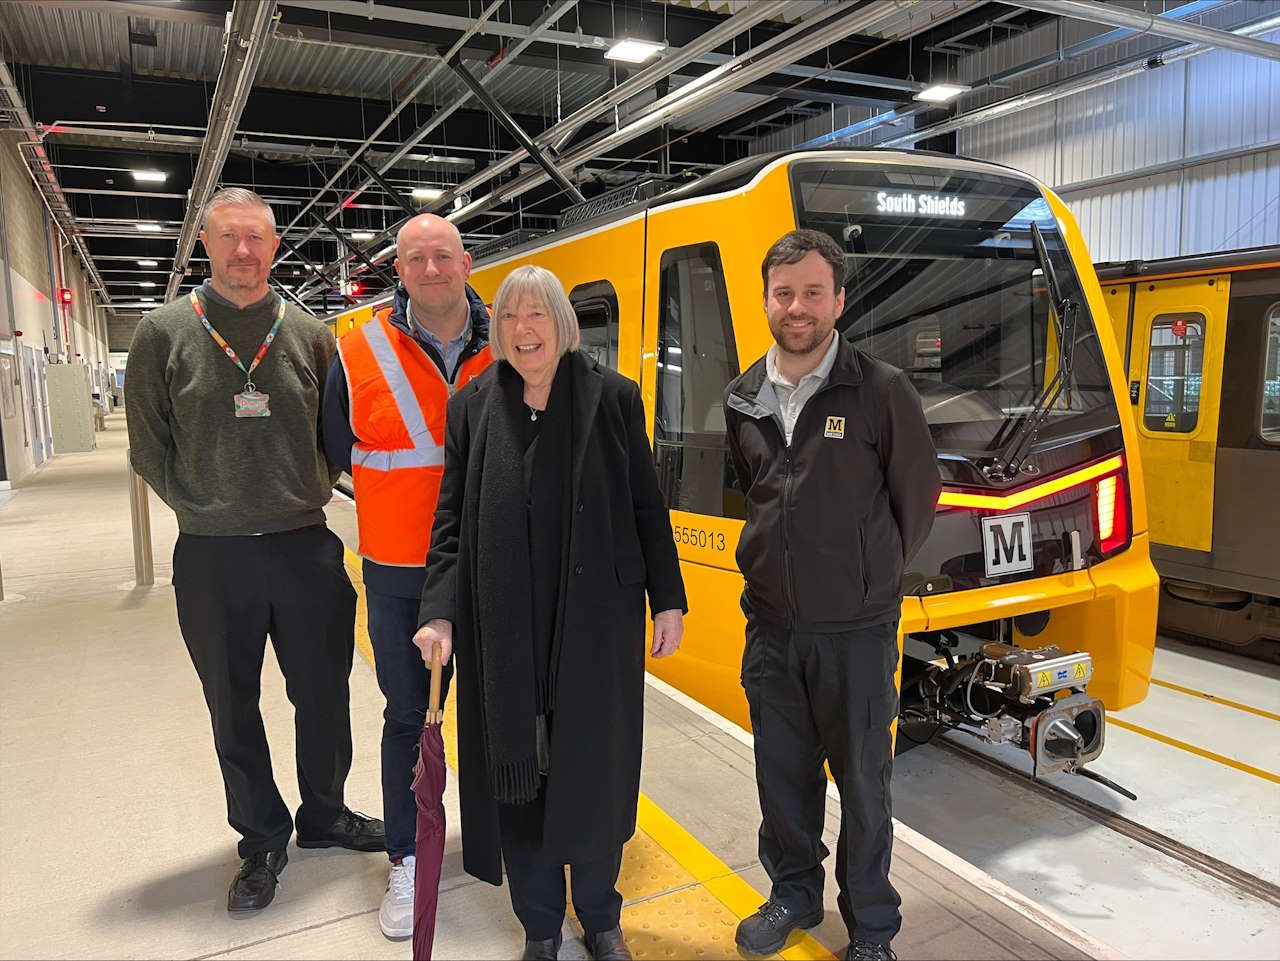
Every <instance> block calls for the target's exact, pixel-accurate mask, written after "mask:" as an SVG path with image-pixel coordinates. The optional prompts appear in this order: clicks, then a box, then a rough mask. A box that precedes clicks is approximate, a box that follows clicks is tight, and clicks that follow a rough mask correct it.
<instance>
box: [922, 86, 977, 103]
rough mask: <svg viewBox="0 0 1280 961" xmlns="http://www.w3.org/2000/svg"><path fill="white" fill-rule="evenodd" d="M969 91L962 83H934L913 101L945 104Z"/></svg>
mask: <svg viewBox="0 0 1280 961" xmlns="http://www.w3.org/2000/svg"><path fill="white" fill-rule="evenodd" d="M970 89H971V88H970V87H967V86H965V85H964V84H962V83H935V84H934V85H933V86H931V87H926V88H925V89H923V90H921V91H920V92H919V93H918V94H916V96H915V99H916V100H923V101H924V102H925V103H946V102H947V101H948V100H954V99H955V98H956V97H958V96H960V94H962V93H965V92H967V91H968V90H970Z"/></svg>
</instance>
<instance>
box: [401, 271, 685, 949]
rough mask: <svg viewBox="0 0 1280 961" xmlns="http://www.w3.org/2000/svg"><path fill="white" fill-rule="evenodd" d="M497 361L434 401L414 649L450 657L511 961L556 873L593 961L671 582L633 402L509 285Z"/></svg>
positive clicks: (546, 306)
mask: <svg viewBox="0 0 1280 961" xmlns="http://www.w3.org/2000/svg"><path fill="white" fill-rule="evenodd" d="M493 316H494V325H493V332H494V336H493V337H492V340H491V346H492V348H493V353H494V357H495V358H496V362H495V363H494V364H493V365H492V366H491V367H490V368H489V369H488V370H486V371H485V372H484V374H482V375H481V376H480V377H477V378H476V379H475V380H473V381H471V382H470V383H469V384H467V386H465V387H464V388H463V389H462V390H460V391H459V392H458V393H457V395H456V396H455V397H453V399H451V400H450V401H449V413H448V426H447V431H446V440H445V469H444V479H443V481H442V484H441V488H440V500H439V504H438V506H437V507H436V516H435V526H434V528H433V530H432V536H431V552H430V554H429V556H428V558H427V577H426V584H425V586H424V587H423V591H422V607H421V610H420V612H419V623H420V624H422V625H423V627H422V628H421V629H420V630H419V631H418V633H417V634H416V635H415V637H414V643H415V644H417V645H418V646H419V648H420V649H421V650H422V652H423V658H424V660H427V661H429V660H430V656H431V650H432V647H433V645H434V644H437V643H439V644H440V645H441V646H442V648H443V655H444V657H445V658H446V659H447V657H448V655H449V652H450V650H451V649H456V651H457V655H458V672H457V675H456V680H455V682H454V683H455V684H456V690H457V692H458V693H457V698H458V701H457V704H458V755H459V756H458V785H459V794H460V798H461V804H462V855H463V865H464V867H465V868H466V870H467V872H468V873H470V874H472V875H474V876H475V877H477V878H480V879H481V880H484V881H488V882H490V883H491V884H501V883H502V864H503V863H504V862H505V864H506V870H507V882H508V886H509V887H510V890H511V902H512V907H513V908H514V909H515V913H516V916H517V917H518V918H519V919H520V922H521V924H522V925H523V926H524V929H525V937H526V942H525V949H524V955H523V956H524V957H525V958H554V957H555V956H556V952H557V950H558V949H559V947H560V929H561V926H562V924H563V922H564V912H565V888H564V865H566V864H567V865H569V867H570V878H571V884H572V888H573V903H574V906H575V908H576V909H577V912H578V918H579V920H580V921H581V922H582V925H583V929H584V931H585V932H586V943H587V949H588V950H589V951H590V952H591V954H592V956H593V957H595V958H629V957H631V955H630V953H629V952H628V950H627V947H626V943H625V942H624V941H623V938H622V932H621V930H620V928H619V926H618V916H619V912H620V910H621V907H622V897H621V895H619V894H618V892H617V890H616V885H617V879H618V870H619V868H620V866H621V862H622V845H623V842H625V841H626V840H627V839H628V838H630V837H631V835H632V834H633V833H634V832H635V826H636V803H637V798H638V794H639V790H640V753H641V740H642V733H643V723H644V636H645V594H646V593H647V594H648V597H649V604H650V607H651V609H652V611H653V617H654V632H653V637H654V640H653V648H652V653H653V656H655V657H665V656H666V655H668V654H671V653H673V652H674V651H675V650H676V648H677V647H678V646H679V643H680V634H681V631H682V630H683V613H684V611H686V610H687V607H686V604H685V593H684V583H683V581H682V579H681V576H680V566H679V560H678V558H677V555H676V548H675V543H674V541H673V539H672V535H671V521H670V517H669V515H668V513H667V508H666V505H665V504H664V503H663V499H662V495H661V492H660V491H659V489H658V478H657V474H656V472H655V470H654V466H653V455H652V451H651V449H650V447H649V440H648V438H647V436H646V434H645V421H644V405H643V403H642V402H641V400H640V391H639V389H638V388H637V387H636V385H635V384H634V383H633V382H632V381H630V380H628V379H627V378H625V377H623V376H622V375H620V374H618V373H615V372H614V371H612V370H609V369H607V368H604V367H601V366H599V365H598V364H597V363H596V362H595V361H594V360H592V359H590V358H589V357H588V356H587V355H585V354H583V353H581V352H580V351H579V350H578V349H577V348H578V346H579V335H578V324H577V319H576V317H575V316H574V313H573V308H572V307H571V306H570V304H569V299H568V297H566V296H565V293H564V288H563V287H562V286H561V284H560V282H559V281H558V280H557V279H556V277H555V275H554V274H552V273H550V272H549V271H547V270H544V269H542V268H541V267H532V266H526V267H520V268H517V269H516V270H514V271H513V272H512V273H511V274H510V275H509V276H508V277H507V278H506V280H504V281H503V282H502V285H501V286H500V287H499V288H498V293H497V295H496V296H495V297H494V313H493Z"/></svg>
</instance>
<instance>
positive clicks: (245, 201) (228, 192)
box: [200, 187, 276, 232]
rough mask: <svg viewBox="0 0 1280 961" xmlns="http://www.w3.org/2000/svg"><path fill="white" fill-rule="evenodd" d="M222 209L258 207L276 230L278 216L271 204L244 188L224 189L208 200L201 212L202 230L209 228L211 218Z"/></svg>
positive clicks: (272, 228)
mask: <svg viewBox="0 0 1280 961" xmlns="http://www.w3.org/2000/svg"><path fill="white" fill-rule="evenodd" d="M220 207H257V208H258V209H259V210H262V211H264V212H265V213H266V215H267V219H268V220H270V221H271V230H272V231H273V232H274V231H275V229H276V214H275V211H274V210H272V209H271V205H270V204H269V203H267V202H266V201H265V200H263V199H262V198H261V197H260V196H258V195H257V194H256V193H254V192H253V191H252V190H245V189H244V188H243V187H223V188H222V189H221V190H219V191H218V192H217V193H215V194H214V195H213V196H212V197H210V198H209V199H208V201H207V202H206V203H205V205H204V210H202V211H201V212H200V229H201V230H205V229H207V228H208V226H209V216H210V215H211V214H212V213H213V212H214V211H215V210H217V209H219V208H220Z"/></svg>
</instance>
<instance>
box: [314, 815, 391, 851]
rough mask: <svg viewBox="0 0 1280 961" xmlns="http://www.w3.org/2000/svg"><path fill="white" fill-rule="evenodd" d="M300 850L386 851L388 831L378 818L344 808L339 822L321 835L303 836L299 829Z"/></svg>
mask: <svg viewBox="0 0 1280 961" xmlns="http://www.w3.org/2000/svg"><path fill="white" fill-rule="evenodd" d="M298 847H300V848H347V849H348V850H350V851H385V850H386V849H387V829H386V827H385V826H384V825H383V823H382V822H381V821H379V820H378V819H377V818H371V817H369V816H368V815H365V814H360V813H359V812H357V811H353V810H351V808H348V807H344V808H343V809H342V813H341V814H339V815H338V818H337V820H335V821H334V822H333V823H332V824H330V825H329V826H328V827H327V828H326V829H325V830H324V831H322V832H320V833H319V834H307V835H305V836H304V835H303V833H302V829H301V828H299V829H298Z"/></svg>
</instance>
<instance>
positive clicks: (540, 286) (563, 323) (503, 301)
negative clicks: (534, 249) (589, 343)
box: [489, 264, 582, 360]
mask: <svg viewBox="0 0 1280 961" xmlns="http://www.w3.org/2000/svg"><path fill="white" fill-rule="evenodd" d="M525 294H532V295H533V296H534V297H536V298H537V299H539V300H541V301H542V302H543V304H545V305H546V308H547V310H548V311H550V312H551V320H552V322H553V323H554V324H555V328H556V345H557V347H558V349H559V351H560V355H561V356H563V355H565V354H567V353H568V352H569V351H571V350H577V349H578V346H579V345H580V344H581V343H582V335H581V333H580V332H579V330H578V315H577V314H575V313H574V312H573V305H572V304H571V303H569V297H568V295H566V294H565V292H564V285H563V284H562V283H560V278H558V277H557V276H556V275H555V274H553V273H552V272H551V271H549V270H547V269H546V268H545V267H537V266H534V265H533V264H526V265H525V266H523V267H517V268H516V269H515V270H513V271H511V273H509V274H507V276H506V278H505V279H504V280H503V281H502V283H501V284H500V285H499V286H498V292H497V293H496V294H494V295H493V320H494V323H495V325H496V327H495V330H494V332H493V336H491V337H490V338H489V349H490V350H491V351H492V352H493V357H494V359H495V360H505V359H506V352H505V350H504V349H503V346H502V339H501V338H500V337H499V336H498V330H500V329H501V327H502V313H503V311H504V310H507V309H508V308H510V309H512V310H514V309H515V307H516V305H517V304H519V303H520V298H521V297H523V296H524V295H525Z"/></svg>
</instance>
